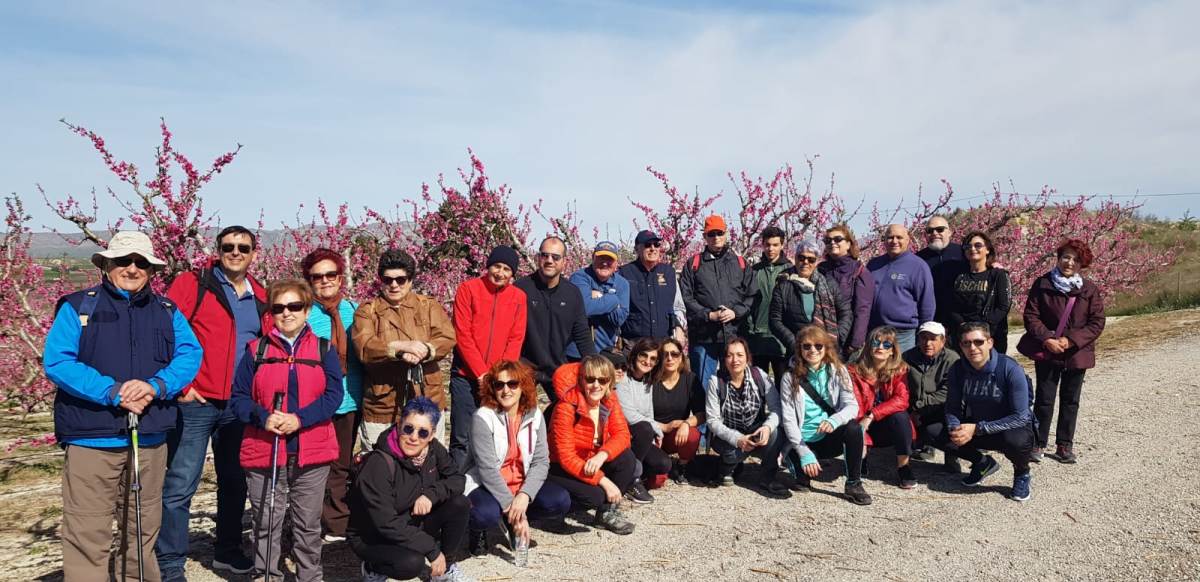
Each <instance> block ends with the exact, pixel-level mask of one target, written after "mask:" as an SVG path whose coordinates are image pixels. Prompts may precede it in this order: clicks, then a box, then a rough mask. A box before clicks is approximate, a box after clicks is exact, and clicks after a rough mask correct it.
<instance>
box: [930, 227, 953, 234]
mask: <svg viewBox="0 0 1200 582" xmlns="http://www.w3.org/2000/svg"><path fill="white" fill-rule="evenodd" d="M947 228H950V227H948V226H930V227H928V228H926V229H925V234H933V233H935V232H936V233H938V234H942V233H943V232H946V229H947Z"/></svg>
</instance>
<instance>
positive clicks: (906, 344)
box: [896, 328, 917, 354]
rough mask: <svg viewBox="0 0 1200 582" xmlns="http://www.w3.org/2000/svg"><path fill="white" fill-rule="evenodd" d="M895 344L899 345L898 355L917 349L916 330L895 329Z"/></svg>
mask: <svg viewBox="0 0 1200 582" xmlns="http://www.w3.org/2000/svg"><path fill="white" fill-rule="evenodd" d="M896 343H897V344H900V353H902V354H903V353H904V352H907V351H908V350H911V349H913V348H915V347H917V330H915V329H899V328H897V329H896Z"/></svg>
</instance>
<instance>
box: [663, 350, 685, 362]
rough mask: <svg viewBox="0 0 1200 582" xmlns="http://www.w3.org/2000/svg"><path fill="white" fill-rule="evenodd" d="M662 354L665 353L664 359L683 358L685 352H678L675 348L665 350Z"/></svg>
mask: <svg viewBox="0 0 1200 582" xmlns="http://www.w3.org/2000/svg"><path fill="white" fill-rule="evenodd" d="M662 355H663V359H666V360H674V359H675V358H682V357H683V352H677V351H675V350H664V351H663V353H662Z"/></svg>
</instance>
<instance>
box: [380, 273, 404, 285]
mask: <svg viewBox="0 0 1200 582" xmlns="http://www.w3.org/2000/svg"><path fill="white" fill-rule="evenodd" d="M379 281H380V282H381V283H383V286H384V287H389V286H391V284H392V283H395V284H397V285H399V286H401V287H403V286H405V285H407V284H408V281H409V277H408V276H407V275H400V276H399V277H388V276H387V275H380V276H379Z"/></svg>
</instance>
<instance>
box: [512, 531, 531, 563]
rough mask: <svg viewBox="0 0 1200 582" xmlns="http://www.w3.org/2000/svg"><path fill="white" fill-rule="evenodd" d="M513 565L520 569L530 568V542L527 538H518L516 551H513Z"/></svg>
mask: <svg viewBox="0 0 1200 582" xmlns="http://www.w3.org/2000/svg"><path fill="white" fill-rule="evenodd" d="M513 565H514V566H516V567H518V568H525V567H528V566H529V540H528V539H527V538H523V537H519V538H517V545H516V549H514V550H513Z"/></svg>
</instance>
